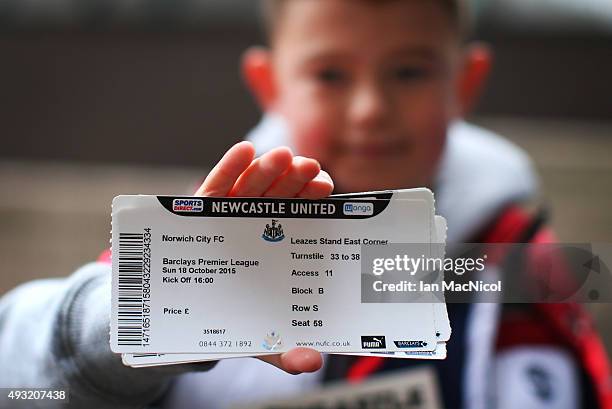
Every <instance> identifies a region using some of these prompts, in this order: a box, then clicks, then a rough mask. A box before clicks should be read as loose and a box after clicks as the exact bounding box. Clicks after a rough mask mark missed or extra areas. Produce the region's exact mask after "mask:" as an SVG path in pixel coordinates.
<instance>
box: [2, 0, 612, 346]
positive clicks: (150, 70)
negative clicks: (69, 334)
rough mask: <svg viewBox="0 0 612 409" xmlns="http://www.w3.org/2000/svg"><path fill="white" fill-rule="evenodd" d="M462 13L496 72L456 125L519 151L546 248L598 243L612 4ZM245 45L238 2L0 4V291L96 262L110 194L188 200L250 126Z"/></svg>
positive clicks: (606, 160)
mask: <svg viewBox="0 0 612 409" xmlns="http://www.w3.org/2000/svg"><path fill="white" fill-rule="evenodd" d="M474 3H475V4H474V6H475V7H474V19H475V22H476V24H475V25H476V29H475V38H477V39H480V40H484V41H486V42H488V43H490V44H491V45H492V46H493V49H494V52H495V67H494V71H493V75H492V77H491V79H490V84H489V87H488V90H487V92H486V93H485V95H484V97H483V99H482V102H481V104H480V105H479V107H478V109H477V111H476V113H475V114H474V116H473V117H472V118H470V120H471V121H473V122H475V123H478V124H481V125H484V126H486V127H489V128H490V129H493V130H495V131H498V132H500V133H502V134H503V135H505V136H507V137H508V138H510V139H512V140H513V141H515V142H516V143H518V144H519V145H520V146H522V147H524V148H525V149H527V150H528V151H529V152H530V154H531V155H532V156H533V158H534V160H535V162H536V164H537V166H538V169H539V171H540V174H541V177H542V181H543V187H544V198H545V200H547V201H548V202H549V203H550V204H551V207H552V209H553V213H552V216H553V219H552V223H553V226H554V228H555V229H556V231H557V232H558V234H559V236H560V239H561V240H562V241H566V242H589V241H592V242H612V214H611V210H612V80H611V79H610V78H609V77H610V75H611V74H612V2H610V1H609V0H581V1H575V0H539V1H537V2H534V1H532V0H480V1H475V2H474ZM260 43H263V36H262V33H261V30H260V27H259V23H258V19H257V2H256V1H254V0H1V1H0V125H1V128H0V129H1V130H0V132H1V133H0V135H1V138H2V144H1V146H0V191H1V192H2V194H1V195H0V232H1V233H0V261H1V262H2V264H1V265H2V267H1V268H2V269H1V270H0V295H1V294H3V293H4V292H5V291H7V290H9V289H10V288H12V287H14V286H16V285H17V284H19V283H21V282H23V281H26V280H30V279H33V278H39V277H50V276H62V275H67V274H69V273H70V272H72V271H74V269H76V268H77V267H78V266H79V265H82V264H83V263H85V262H87V261H90V260H94V259H95V258H96V257H97V255H98V254H99V253H100V251H101V250H103V249H104V248H105V247H107V246H108V238H109V230H110V203H111V199H112V198H113V197H114V196H115V195H117V194H129V193H154V194H163V193H174V194H183V193H190V192H191V191H193V189H194V188H195V186H196V185H197V184H198V183H199V182H200V181H201V180H202V178H203V176H204V175H205V174H206V172H207V169H208V168H209V167H210V166H211V165H212V164H214V163H215V161H216V160H217V159H218V158H219V157H220V155H221V154H222V153H223V151H224V150H225V149H226V148H227V147H229V146H230V145H231V144H232V143H234V142H236V141H238V140H240V139H241V138H242V137H243V136H244V135H245V133H246V132H247V131H248V130H249V129H250V128H251V127H252V126H254V125H255V124H256V123H257V121H258V119H259V112H258V110H257V108H256V106H255V104H254V102H253V100H252V99H251V97H250V95H249V94H248V93H247V91H246V88H245V87H244V86H243V83H242V80H241V78H240V74H239V68H238V67H239V62H240V55H241V53H242V51H243V50H244V49H245V48H246V47H248V46H250V45H254V44H260ZM592 308H593V310H594V312H595V315H596V318H597V320H598V323H599V326H600V328H601V329H602V331H603V332H604V337H605V340H606V343H607V345H608V347H609V350H612V321H611V320H609V319H606V316H607V315H608V314H609V313H611V312H612V309H611V308H610V306H606V305H593V306H592Z"/></svg>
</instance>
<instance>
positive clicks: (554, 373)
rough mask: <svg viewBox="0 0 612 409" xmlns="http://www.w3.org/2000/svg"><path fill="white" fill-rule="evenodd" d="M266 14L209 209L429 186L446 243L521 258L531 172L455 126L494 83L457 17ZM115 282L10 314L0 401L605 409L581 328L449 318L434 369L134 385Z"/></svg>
mask: <svg viewBox="0 0 612 409" xmlns="http://www.w3.org/2000/svg"><path fill="white" fill-rule="evenodd" d="M266 11H267V13H266V15H267V26H268V31H269V40H270V48H269V49H261V48H257V49H251V50H248V51H247V53H246V54H245V57H244V75H245V78H246V80H247V83H248V85H249V86H250V88H251V89H252V90H253V92H254V95H255V96H256V98H257V100H258V102H259V103H260V105H261V107H262V110H263V111H264V112H265V113H266V116H265V119H264V121H263V122H262V124H260V126H259V127H258V128H257V129H255V130H254V131H253V132H252V133H251V134H250V136H249V138H250V140H251V141H252V142H253V144H251V143H249V142H243V143H240V144H238V145H236V146H234V147H232V148H231V149H230V150H229V151H228V152H227V153H226V155H225V156H224V157H223V159H221V161H220V162H219V163H218V164H217V165H216V166H215V168H214V169H213V170H212V171H211V173H210V174H209V175H208V177H207V179H206V181H205V182H204V184H203V185H202V187H201V188H200V189H199V190H198V192H197V194H198V195H208V196H277V197H295V196H298V197H304V198H322V197H326V196H328V195H329V194H330V193H331V192H332V190H334V183H335V190H336V191H337V192H351V191H357V192H358V191H368V190H382V189H393V188H409V187H420V186H429V187H431V188H432V189H434V190H435V192H436V200H437V208H438V211H439V213H441V214H442V215H444V216H445V217H446V218H447V220H448V225H449V231H448V239H449V241H454V242H459V241H464V242H478V241H483V242H494V241H508V242H512V241H514V240H519V239H520V238H521V236H523V234H522V233H523V232H524V231H526V230H530V228H532V227H533V225H532V223H530V217H529V216H528V215H527V214H526V213H525V212H524V211H522V210H521V209H520V208H519V207H518V206H517V205H518V204H519V202H521V201H523V200H527V199H529V198H530V197H531V196H532V195H534V194H535V191H536V188H535V186H536V182H535V176H534V175H533V173H532V171H531V167H530V164H529V161H528V159H527V158H526V156H525V155H524V154H523V153H522V152H520V151H519V150H518V149H517V148H516V147H514V146H512V145H510V144H509V143H508V142H505V141H504V140H502V139H500V138H499V137H497V136H495V135H493V134H491V133H488V132H486V131H483V130H481V129H478V128H475V127H473V126H470V125H467V124H465V123H462V122H459V118H461V117H462V116H463V115H464V114H466V113H467V112H468V111H469V109H470V107H471V106H472V105H473V103H474V101H475V99H476V97H477V95H478V93H479V91H480V88H481V85H482V83H483V81H484V79H485V77H486V74H487V71H488V67H489V59H488V54H487V52H486V50H485V49H483V48H482V47H476V46H466V45H465V44H464V41H463V39H464V36H465V32H466V23H465V10H464V8H463V6H462V2H461V1H460V0H389V1H386V0H272V1H267V2H266ZM253 145H254V146H253ZM281 146H290V147H291V149H289V148H286V147H281ZM255 149H257V151H258V153H260V154H261V156H260V157H259V158H257V159H255ZM293 152H295V153H296V154H299V155H301V156H293ZM321 168H322V169H325V171H323V170H321ZM330 175H331V177H330ZM332 178H333V182H332ZM532 236H533V235H532ZM536 237H537V239H541V238H542V237H544V233H543V232H538V234H537V235H536ZM532 239H533V237H532V238H530V240H532ZM109 275H110V269H109V266H108V264H105V263H103V262H100V263H96V264H92V265H89V266H86V267H84V268H83V269H82V270H80V271H79V272H77V273H75V274H74V275H73V276H72V277H70V278H68V279H65V280H54V281H44V282H36V283H30V284H27V285H25V286H22V287H21V288H19V289H17V290H15V291H13V292H12V293H10V294H8V295H6V296H5V297H4V298H3V299H2V300H1V303H0V329H1V330H0V345H1V346H2V348H1V349H0V368H2V370H1V372H0V385H1V386H15V387H24V386H36V387H68V388H70V390H71V402H70V403H69V404H66V406H65V407H88V408H106V407H113V408H137V407H143V406H146V405H153V404H157V405H158V406H162V407H168V408H193V407H200V406H202V407H207V408H224V407H228V406H229V405H231V404H234V403H237V402H243V403H244V402H252V401H255V400H259V399H264V398H267V399H270V398H274V397H278V396H287V395H291V394H299V393H308V391H312V390H314V389H315V388H317V387H318V385H320V384H321V383H322V382H324V381H326V380H333V379H340V378H348V379H349V380H352V381H354V382H358V381H362V380H364V379H366V378H367V376H369V375H370V374H371V373H373V372H385V371H391V370H394V369H399V368H404V367H413V366H417V365H418V366H419V367H421V368H423V367H426V368H430V369H431V370H432V371H433V373H434V374H435V375H434V376H435V378H436V379H437V384H438V389H439V390H438V391H437V393H438V394H439V397H440V399H441V400H442V402H443V405H444V407H448V408H479V407H480V408H484V407H497V408H510V407H520V406H522V407H529V408H551V409H553V408H568V409H569V408H578V407H609V406H610V400H609V393H608V390H607V389H606V388H607V385H605V384H604V382H607V381H608V378H607V376H608V370H607V361H606V357H605V353H603V350H602V349H601V345H600V344H599V342H598V340H597V338H596V337H595V335H594V334H593V332H592V330H591V329H590V326H589V325H588V324H583V325H582V326H580V327H576V328H578V329H577V330H575V331H574V332H572V331H568V329H572V328H573V327H572V325H573V324H574V323H575V322H577V317H580V322H581V323H584V317H582V316H580V315H579V314H578V315H576V314H577V310H576V309H575V308H573V307H571V306H548V307H547V306H533V307H529V308H526V309H525V310H519V311H518V312H517V311H512V312H511V313H510V312H508V311H505V309H502V307H501V306H498V305H491V304H474V305H452V306H449V308H450V310H449V314H450V318H451V324H452V326H453V336H452V338H451V341H450V343H449V345H448V359H447V360H446V361H443V362H437V363H432V362H424V363H423V362H420V363H418V364H417V363H415V362H413V361H405V360H393V359H380V358H347V359H341V358H339V357H327V359H326V362H325V368H324V370H322V371H317V370H318V369H320V368H321V366H322V364H323V359H322V357H321V355H320V354H319V353H317V352H316V351H313V350H308V349H296V350H293V351H290V352H288V353H286V354H283V355H279V356H274V357H270V358H265V361H267V362H268V363H272V364H273V365H274V366H277V367H279V368H282V369H284V370H285V371H286V372H289V373H292V374H297V373H301V372H308V373H307V374H302V375H299V376H290V375H288V374H287V373H286V372H282V371H278V370H276V369H275V368H273V367H272V366H267V365H265V364H264V363H262V362H261V360H255V359H235V360H225V361H221V362H219V363H217V365H216V367H214V364H199V365H183V366H176V367H171V368H155V369H140V370H133V369H130V368H125V367H123V366H122V365H121V363H120V360H119V357H117V356H115V355H114V354H112V353H111V352H110V349H109V347H108V326H109V323H108V320H109V317H108V311H109V309H110V307H109V298H110V297H109V294H110V284H109ZM516 328H518V329H520V330H523V329H525V328H527V329H528V331H525V334H524V336H523V334H520V335H518V336H517V334H516V331H515V329H516ZM574 329H575V328H574ZM509 335H514V336H509ZM586 346H588V348H586ZM213 367H214V368H213ZM211 368H213V369H211ZM209 369H211V370H210V371H207V370H209ZM192 371H195V372H194V373H191V374H186V373H187V372H192ZM203 371H204V372H203ZM206 371H207V372H206ZM178 375H181V376H178ZM402 376H406V377H408V376H409V375H406V374H405V373H404V372H402ZM296 402H298V401H296ZM296 404H297V403H296ZM334 405H336V406H334ZM338 405H339V404H338V403H337V402H336V403H335V404H334V403H329V406H325V407H339V406H338Z"/></svg>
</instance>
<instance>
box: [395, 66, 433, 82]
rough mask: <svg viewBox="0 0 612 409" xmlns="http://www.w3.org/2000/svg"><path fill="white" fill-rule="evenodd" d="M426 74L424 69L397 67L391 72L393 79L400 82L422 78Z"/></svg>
mask: <svg viewBox="0 0 612 409" xmlns="http://www.w3.org/2000/svg"><path fill="white" fill-rule="evenodd" d="M427 74H428V71H427V70H426V69H424V68H418V67H399V68H397V69H396V70H395V71H394V72H393V75H394V77H395V78H397V79H399V80H402V81H408V80H414V79H419V78H423V77H426V76H427Z"/></svg>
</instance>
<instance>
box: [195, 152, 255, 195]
mask: <svg viewBox="0 0 612 409" xmlns="http://www.w3.org/2000/svg"><path fill="white" fill-rule="evenodd" d="M254 158H255V148H254V147H253V144H252V143H250V142H246V141H244V142H240V143H237V144H236V145H234V146H232V147H231V148H230V149H229V150H228V151H227V152H226V153H225V155H223V158H221V160H220V161H219V162H218V163H217V165H216V166H215V167H214V168H213V169H212V170H211V171H210V173H209V174H208V176H207V177H206V180H204V183H202V186H200V188H199V189H198V191H197V192H196V194H195V195H196V196H214V197H222V196H227V195H228V194H229V192H230V191H231V190H232V187H233V186H234V184H235V183H236V180H238V177H240V175H241V174H242V172H244V171H245V170H246V169H247V168H248V167H249V165H250V164H251V162H252V161H253V159H254Z"/></svg>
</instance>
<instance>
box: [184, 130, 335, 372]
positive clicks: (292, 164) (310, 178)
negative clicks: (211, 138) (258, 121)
mask: <svg viewBox="0 0 612 409" xmlns="http://www.w3.org/2000/svg"><path fill="white" fill-rule="evenodd" d="M254 158H255V148H254V147H253V145H252V144H251V143H249V142H241V143H239V144H236V145H234V146H233V147H232V148H231V149H230V150H229V151H227V153H226V154H225V156H223V158H222V159H221V160H220V161H219V163H217V165H216V166H215V167H214V168H213V170H212V171H211V172H210V173H209V174H208V177H207V178H206V180H205V181H204V183H203V184H202V186H201V187H200V188H199V189H198V191H197V192H196V195H197V196H213V197H224V196H236V197H260V196H264V197H301V198H306V199H322V198H325V197H327V196H329V195H330V194H331V192H332V191H333V189H334V184H333V182H332V180H331V178H330V177H329V175H328V174H327V173H326V172H325V171H323V170H321V166H320V165H319V163H318V162H317V161H316V160H314V159H308V158H303V157H299V156H293V153H291V150H290V149H289V148H277V149H273V150H271V151H270V152H267V153H266V154H264V155H262V156H261V157H260V158H257V159H254ZM259 359H261V360H262V361H265V362H268V363H270V364H272V365H275V366H277V367H278V368H281V369H283V370H285V371H286V372H289V373H292V374H299V373H302V372H313V371H316V370H318V369H320V368H321V366H322V364H323V359H322V357H321V354H320V353H319V352H318V351H315V350H314V349H310V348H294V349H292V350H291V351H288V352H286V353H284V354H279V355H269V356H264V357H260V358H259Z"/></svg>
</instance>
